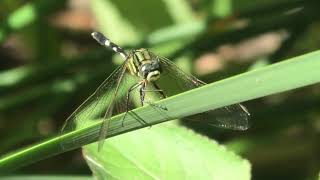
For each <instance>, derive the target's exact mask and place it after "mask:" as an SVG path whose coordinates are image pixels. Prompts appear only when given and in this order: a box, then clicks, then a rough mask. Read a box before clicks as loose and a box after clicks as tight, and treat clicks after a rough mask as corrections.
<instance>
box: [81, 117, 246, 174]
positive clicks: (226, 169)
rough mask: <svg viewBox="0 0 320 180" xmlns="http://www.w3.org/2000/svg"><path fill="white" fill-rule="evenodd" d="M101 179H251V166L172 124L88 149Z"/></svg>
mask: <svg viewBox="0 0 320 180" xmlns="http://www.w3.org/2000/svg"><path fill="white" fill-rule="evenodd" d="M83 152H84V157H85V159H86V161H87V162H88V164H89V166H90V168H91V170H92V171H93V174H94V175H95V176H97V178H98V179H250V169H251V168H250V164H249V163H248V161H246V160H243V159H241V158H240V157H239V156H237V155H235V154H234V153H232V152H229V151H227V150H226V148H225V147H223V146H221V145H218V144H217V143H216V142H215V141H212V140H210V139H208V138H207V137H204V136H200V135H198V134H196V133H194V132H193V131H192V130H189V129H186V128H184V127H179V126H178V125H176V124H173V123H171V122H168V123H164V124H161V125H158V126H152V127H151V128H144V129H141V130H138V131H134V132H130V133H127V134H124V135H122V136H118V137H115V138H112V139H110V140H108V141H107V142H106V144H105V146H104V148H103V149H102V150H101V152H98V151H97V143H94V144H91V145H88V146H85V147H84V149H83Z"/></svg>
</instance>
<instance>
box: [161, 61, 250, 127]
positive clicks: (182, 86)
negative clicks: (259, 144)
mask: <svg viewBox="0 0 320 180" xmlns="http://www.w3.org/2000/svg"><path fill="white" fill-rule="evenodd" d="M158 58H159V60H160V62H161V65H162V69H163V72H162V74H161V76H162V77H161V78H163V76H169V77H170V79H173V80H175V83H174V86H176V87H166V88H163V89H164V90H166V89H167V88H171V89H172V90H171V91H174V89H175V88H176V89H179V90H180V91H187V90H190V89H193V88H197V87H199V86H202V85H205V83H204V82H203V81H201V80H199V79H197V78H196V77H194V76H192V75H189V74H187V73H185V72H184V71H182V70H181V69H180V68H179V67H178V66H177V65H175V64H174V63H173V62H172V61H170V60H169V59H166V58H163V57H158ZM161 78H160V79H161ZM170 86H172V84H170ZM171 91H165V93H167V94H168V93H169V96H171V95H174V94H175V93H173V94H170V92H171ZM249 116H250V114H249V112H248V110H247V109H246V108H245V107H244V106H243V105H241V104H234V105H230V106H225V107H222V108H218V109H214V110H210V111H207V112H204V113H200V114H197V115H195V116H192V117H195V119H199V118H200V120H201V121H202V122H205V123H208V124H210V125H213V126H216V127H221V128H228V129H234V130H246V129H248V128H249ZM192 117H190V119H193V118H192ZM188 119H189V118H188Z"/></svg>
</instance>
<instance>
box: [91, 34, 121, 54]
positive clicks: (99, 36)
mask: <svg viewBox="0 0 320 180" xmlns="http://www.w3.org/2000/svg"><path fill="white" fill-rule="evenodd" d="M91 36H92V37H93V38H94V39H95V40H96V41H98V43H99V44H101V45H103V46H107V47H110V48H111V49H112V50H113V51H114V52H116V53H119V54H120V55H121V56H122V57H123V58H124V59H126V58H127V54H126V52H124V50H123V49H121V48H120V47H119V46H118V45H116V44H115V43H113V42H111V41H110V40H109V39H108V38H107V37H105V36H104V35H103V34H102V33H100V32H93V33H91Z"/></svg>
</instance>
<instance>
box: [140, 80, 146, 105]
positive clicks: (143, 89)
mask: <svg viewBox="0 0 320 180" xmlns="http://www.w3.org/2000/svg"><path fill="white" fill-rule="evenodd" d="M145 88H146V83H145V82H142V83H141V86H140V90H139V92H140V101H141V106H143V104H144V97H145V95H146V91H145Z"/></svg>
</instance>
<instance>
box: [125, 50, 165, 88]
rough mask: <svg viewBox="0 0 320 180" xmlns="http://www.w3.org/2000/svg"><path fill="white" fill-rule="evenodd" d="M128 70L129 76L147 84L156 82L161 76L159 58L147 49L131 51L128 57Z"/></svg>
mask: <svg viewBox="0 0 320 180" xmlns="http://www.w3.org/2000/svg"><path fill="white" fill-rule="evenodd" d="M128 68H129V71H130V73H131V74H133V75H136V76H138V77H140V78H142V79H144V80H146V81H148V82H152V81H156V80H158V79H159V78H160V74H161V65H160V61H159V58H158V57H157V56H155V55H154V54H152V53H151V52H149V51H148V50H147V49H138V50H134V51H132V52H131V53H130V55H129V63H128Z"/></svg>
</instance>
